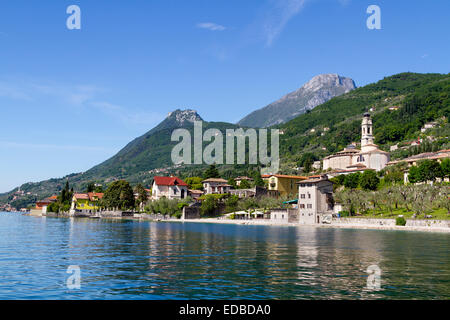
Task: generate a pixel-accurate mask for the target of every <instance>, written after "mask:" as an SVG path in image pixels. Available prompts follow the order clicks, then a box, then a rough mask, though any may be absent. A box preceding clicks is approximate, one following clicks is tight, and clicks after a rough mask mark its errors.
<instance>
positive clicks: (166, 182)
mask: <svg viewBox="0 0 450 320" xmlns="http://www.w3.org/2000/svg"><path fill="white" fill-rule="evenodd" d="M153 181H154V182H155V183H156V184H157V185H158V186H183V187H187V183H186V182H184V181H183V180H181V179H180V178H178V177H154V178H153Z"/></svg>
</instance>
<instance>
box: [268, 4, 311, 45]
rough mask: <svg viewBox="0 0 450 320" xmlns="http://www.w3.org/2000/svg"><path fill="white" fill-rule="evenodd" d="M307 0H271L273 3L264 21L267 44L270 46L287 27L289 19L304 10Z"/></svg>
mask: <svg viewBox="0 0 450 320" xmlns="http://www.w3.org/2000/svg"><path fill="white" fill-rule="evenodd" d="M306 1H307V0H278V1H274V0H272V1H270V3H271V5H270V7H269V9H268V10H267V14H266V17H265V19H264V22H263V33H264V37H265V42H266V46H268V47H270V46H271V45H272V44H273V42H274V41H275V39H276V38H277V37H278V36H279V35H280V33H281V32H282V31H283V29H284V28H285V27H286V25H287V23H288V22H289V20H291V19H292V18H293V17H294V16H296V15H297V14H298V13H300V11H301V10H302V8H303V6H304V5H305V2H306Z"/></svg>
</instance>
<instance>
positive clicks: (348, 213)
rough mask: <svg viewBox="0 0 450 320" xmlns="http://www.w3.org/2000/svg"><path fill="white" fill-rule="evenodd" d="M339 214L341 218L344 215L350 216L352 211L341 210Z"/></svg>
mask: <svg viewBox="0 0 450 320" xmlns="http://www.w3.org/2000/svg"><path fill="white" fill-rule="evenodd" d="M339 215H340V216H341V218H342V217H348V216H350V212H348V211H340V212H339Z"/></svg>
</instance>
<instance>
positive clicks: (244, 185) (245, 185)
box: [239, 180, 251, 189]
mask: <svg viewBox="0 0 450 320" xmlns="http://www.w3.org/2000/svg"><path fill="white" fill-rule="evenodd" d="M250 187H251V185H250V182H248V180H241V183H240V184H239V189H249V188H250Z"/></svg>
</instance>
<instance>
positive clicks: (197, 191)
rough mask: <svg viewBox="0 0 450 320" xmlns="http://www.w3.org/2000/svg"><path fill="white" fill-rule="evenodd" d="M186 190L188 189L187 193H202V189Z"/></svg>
mask: <svg viewBox="0 0 450 320" xmlns="http://www.w3.org/2000/svg"><path fill="white" fill-rule="evenodd" d="M188 191H189V193H194V194H203V191H202V190H191V189H189V190H188Z"/></svg>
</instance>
